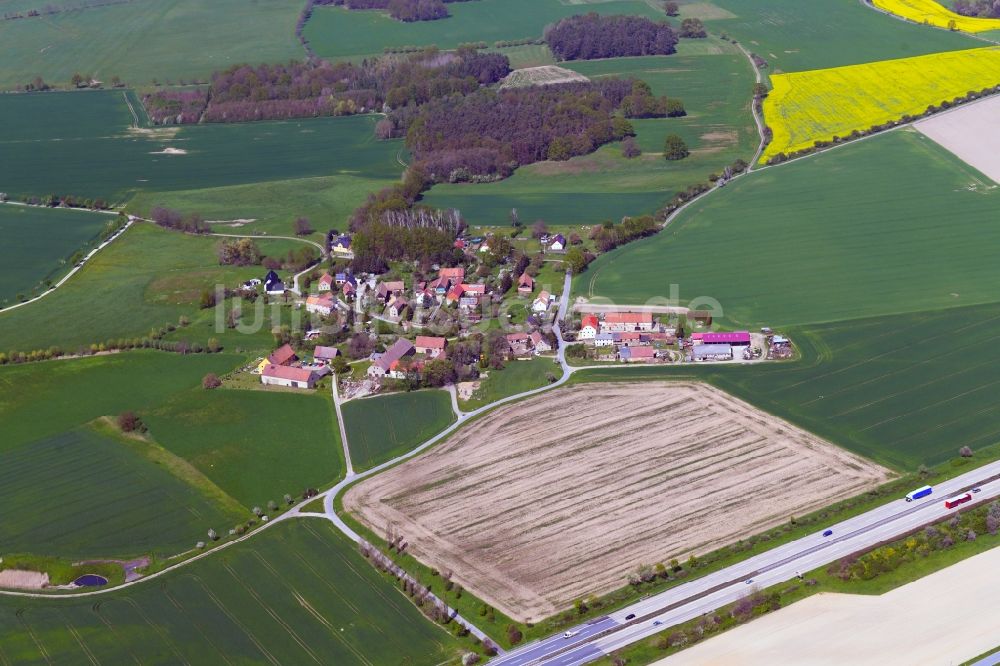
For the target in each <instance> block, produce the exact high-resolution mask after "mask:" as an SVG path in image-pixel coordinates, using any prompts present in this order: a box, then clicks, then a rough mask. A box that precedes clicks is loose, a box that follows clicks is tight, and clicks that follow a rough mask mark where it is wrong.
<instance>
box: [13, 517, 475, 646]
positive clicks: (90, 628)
mask: <svg viewBox="0 0 1000 666" xmlns="http://www.w3.org/2000/svg"><path fill="white" fill-rule="evenodd" d="M459 646H460V643H459V642H458V641H457V639H454V638H452V637H451V636H450V635H449V634H448V632H447V631H445V630H444V629H442V628H440V627H437V626H435V625H434V624H433V623H432V622H430V621H429V620H427V619H425V618H424V617H423V616H422V615H421V614H420V612H419V611H418V610H417V609H416V608H415V607H414V606H413V604H412V603H411V602H410V601H409V600H408V599H407V598H406V597H405V596H404V595H403V594H402V593H401V592H400V591H399V590H398V589H396V588H394V586H393V585H391V584H390V583H389V582H387V581H386V580H385V579H384V578H382V577H381V576H380V575H379V574H378V573H377V572H376V571H375V569H373V568H372V567H371V566H370V565H369V564H368V563H366V562H365V561H364V560H363V559H362V558H361V556H360V555H358V553H357V551H356V550H355V549H354V545H353V544H352V543H350V542H349V541H347V540H346V539H345V538H344V537H343V536H341V535H340V534H339V533H337V532H336V531H335V530H334V528H333V527H332V526H331V525H330V524H329V523H327V522H326V521H319V520H315V519H313V520H310V521H309V522H306V521H304V520H303V521H298V522H295V523H285V524H281V525H276V526H274V527H272V528H268V529H267V530H266V531H265V532H263V533H261V534H260V535H258V536H255V537H254V540H253V542H252V543H247V544H242V545H238V546H235V547H233V548H230V549H227V550H225V551H222V552H220V553H217V554H214V555H213V556H212V557H210V558H208V559H206V560H204V561H202V562H199V563H197V564H193V565H191V566H189V567H187V568H185V569H183V570H180V571H177V572H176V573H170V574H167V575H165V576H163V577H162V578H161V579H160V580H158V581H150V582H148V583H140V584H139V585H137V586H135V587H132V588H131V589H129V590H122V591H119V592H113V593H111V594H107V595H101V596H99V597H96V598H95V597H91V598H84V599H61V600H52V599H49V600H41V601H40V600H33V599H19V598H3V599H2V600H0V661H2V662H3V663H7V664H34V663H67V664H72V663H81V662H83V663H104V664H119V663H127V662H139V663H190V664H200V663H231V664H236V663H265V662H266V663H270V664H306V663H317V664H318V663H329V664H355V663H356V664H365V665H367V666H376V665H381V664H413V665H414V666H435V665H437V664H441V663H445V662H447V661H448V660H449V659H452V658H453V657H454V656H455V655H457V654H458V650H459Z"/></svg>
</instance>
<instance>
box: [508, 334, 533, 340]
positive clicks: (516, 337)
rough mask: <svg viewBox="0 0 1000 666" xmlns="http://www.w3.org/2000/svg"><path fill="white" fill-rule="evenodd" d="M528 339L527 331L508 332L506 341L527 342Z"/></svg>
mask: <svg viewBox="0 0 1000 666" xmlns="http://www.w3.org/2000/svg"><path fill="white" fill-rule="evenodd" d="M528 339H529V337H528V334H527V333H508V334H507V342H527V341H528Z"/></svg>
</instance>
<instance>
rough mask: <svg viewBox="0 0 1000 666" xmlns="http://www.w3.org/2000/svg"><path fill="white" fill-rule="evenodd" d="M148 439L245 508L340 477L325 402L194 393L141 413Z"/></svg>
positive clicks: (293, 396) (334, 431)
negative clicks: (194, 469)
mask: <svg viewBox="0 0 1000 666" xmlns="http://www.w3.org/2000/svg"><path fill="white" fill-rule="evenodd" d="M144 418H145V419H146V422H147V423H148V425H149V430H150V434H151V435H152V436H153V437H154V438H155V439H156V441H157V442H159V443H160V444H161V445H162V446H163V447H165V448H166V449H168V450H170V451H171V452H172V453H174V454H175V455H177V456H180V457H181V458H184V459H185V460H187V461H188V462H190V463H191V464H192V465H194V466H195V467H196V468H197V469H198V470H199V471H200V472H201V473H202V474H204V475H205V476H206V477H208V478H209V479H211V480H212V481H214V482H215V484H216V485H218V486H219V487H220V488H222V489H223V490H224V491H225V492H227V493H228V494H229V495H231V496H232V497H234V498H236V499H237V500H238V501H240V502H241V503H243V504H244V505H245V506H247V507H252V506H261V507H263V506H265V505H266V504H267V502H268V501H269V500H274V501H276V502H278V503H279V504H280V503H281V500H282V496H283V495H285V494H286V493H288V494H290V495H292V496H293V497H296V498H300V497H301V496H302V491H304V490H305V489H306V488H308V487H317V488H319V487H324V486H328V485H331V484H332V483H333V482H334V481H336V480H337V479H338V478H339V477H340V475H341V473H342V471H343V463H342V462H341V444H340V436H339V434H338V428H337V424H336V416H335V414H334V412H333V405H332V404H331V402H330V399H329V397H328V396H326V395H316V394H312V393H291V392H278V391H243V390H229V389H217V390H214V391H205V390H204V389H202V388H195V389H191V390H188V391H184V392H180V393H177V394H176V395H174V396H173V397H171V398H170V399H169V400H166V401H164V402H163V403H162V404H160V405H157V406H156V407H155V408H153V409H151V410H149V412H147V413H144Z"/></svg>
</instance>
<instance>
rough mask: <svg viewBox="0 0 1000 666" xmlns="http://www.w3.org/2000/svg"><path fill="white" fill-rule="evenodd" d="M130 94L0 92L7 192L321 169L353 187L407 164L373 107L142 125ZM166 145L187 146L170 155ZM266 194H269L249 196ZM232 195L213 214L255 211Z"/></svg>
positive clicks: (172, 185) (275, 176) (90, 193)
mask: <svg viewBox="0 0 1000 666" xmlns="http://www.w3.org/2000/svg"><path fill="white" fill-rule="evenodd" d="M125 95H126V93H123V92H122V91H95V92H73V93H38V94H32V95H4V96H0V150H2V151H3V153H4V156H5V158H6V159H4V160H3V161H2V162H0V183H3V187H4V191H6V192H7V193H8V194H10V195H11V196H12V197H13V196H21V195H25V194H32V195H38V196H45V195H47V194H72V195H75V196H81V197H103V198H105V199H107V200H109V201H112V202H121V201H124V200H126V199H127V198H128V197H129V196H130V195H131V194H133V193H134V192H137V191H144V192H165V191H173V190H192V189H203V188H213V187H227V186H233V185H248V184H254V183H263V182H266V181H272V180H280V181H286V180H291V179H297V178H311V177H316V176H326V177H331V178H338V177H343V178H344V179H345V183H344V186H343V187H346V186H347V185H348V184H355V185H356V184H357V179H358V178H363V179H373V180H378V181H379V182H380V183H381V182H383V181H385V182H388V181H392V180H395V179H397V178H398V177H399V174H400V172H401V171H402V167H401V166H400V165H399V163H398V162H397V161H396V154H397V153H398V151H399V149H400V148H401V147H402V143H401V142H399V141H376V140H375V137H374V134H373V131H374V129H373V128H374V125H375V122H376V118H375V117H374V116H353V117H349V118H309V119H305V120H297V121H287V122H256V123H236V124H226V125H224V124H209V125H197V126H188V127H183V128H177V127H168V128H154V129H146V128H142V129H134V128H132V125H133V119H132V114H131V111H130V110H129V106H128V104H126V101H125ZM129 95H131V94H129ZM133 99H134V98H133ZM137 103H138V102H135V101H133V104H137ZM166 148H173V149H176V150H183V151H186V154H174V155H168V154H163V150H164V149H166ZM338 184H339V183H338ZM343 187H342V188H341V189H343ZM365 194H366V192H358V193H357V194H356V195H355V198H354V199H352V201H356V203H360V202H361V201H363V200H364V195H365ZM267 197H268V195H267V194H266V193H261V194H259V195H257V196H256V197H250V199H251V201H252V200H253V199H254V198H256V199H258V200H261V199H266V198H267ZM213 198H214V197H213ZM166 202H168V203H169V199H168V200H166ZM151 203H157V202H156V201H153V202H151ZM228 204H229V205H220V203H211V204H210V205H209V206H208V207H209V209H210V212H211V214H212V216H213V217H208V215H207V214H206V215H205V216H206V217H208V219H213V218H215V219H218V218H221V219H234V218H250V217H254V216H255V215H254V214H253V211H250V212H246V211H244V209H243V208H242V206H241V201H240V200H239V199H238V198H237V197H235V196H233V197H230V200H229V202H228ZM285 204H286V206H287V208H285V209H284V214H285V215H286V217H287V220H288V225H286V228H285V229H284V231H286V232H287V227H288V226H289V225H290V224H291V220H292V219H294V216H295V215H297V214H298V211H297V209H296V202H295V201H294V200H289V201H286V202H285ZM141 212H146V211H145V210H143V211H141ZM186 212H198V211H197V210H195V211H186ZM321 221H323V220H319V219H317V220H316V223H317V224H319V223H320V222H321ZM338 223H339V221H338Z"/></svg>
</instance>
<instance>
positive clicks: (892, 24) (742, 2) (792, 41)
mask: <svg viewBox="0 0 1000 666" xmlns="http://www.w3.org/2000/svg"><path fill="white" fill-rule="evenodd" d="M713 3H714V4H715V5H716V6H717V7H719V8H721V9H723V10H726V11H728V12H729V13H730V14H734V15H735V18H723V19H717V20H710V19H709V18H708V16H706V27H707V28H708V29H709V30H710V31H711V32H714V33H716V34H719V33H727V34H728V35H729V36H730V37H735V38H736V39H738V40H739V41H740V43H742V44H743V46H744V47H745V48H746V49H747V50H748V51H752V52H754V53H757V54H758V55H760V56H761V57H762V58H764V59H765V60H766V61H767V62H768V69H767V70H765V73H769V72H774V73H778V72H799V71H803V70H807V69H823V68H826V67H840V66H842V65H856V64H859V63H865V62H874V61H876V60H887V59H890V58H905V57H907V56H915V55H924V54H926V53H937V52H939V51H953V50H959V49H970V48H974V47H976V46H982V42H980V41H978V40H975V39H973V38H971V37H969V36H967V35H962V34H959V33H950V32H948V31H946V30H937V29H933V28H923V27H920V26H916V25H913V24H909V23H905V22H903V21H899V20H897V19H894V18H892V17H891V16H886V15H885V14H882V13H880V12H877V11H875V10H873V9H871V8H870V7H866V6H865V5H864V3H862V2H858V1H857V0H814V1H812V2H801V1H800V0H713ZM699 4H700V3H699Z"/></svg>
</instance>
